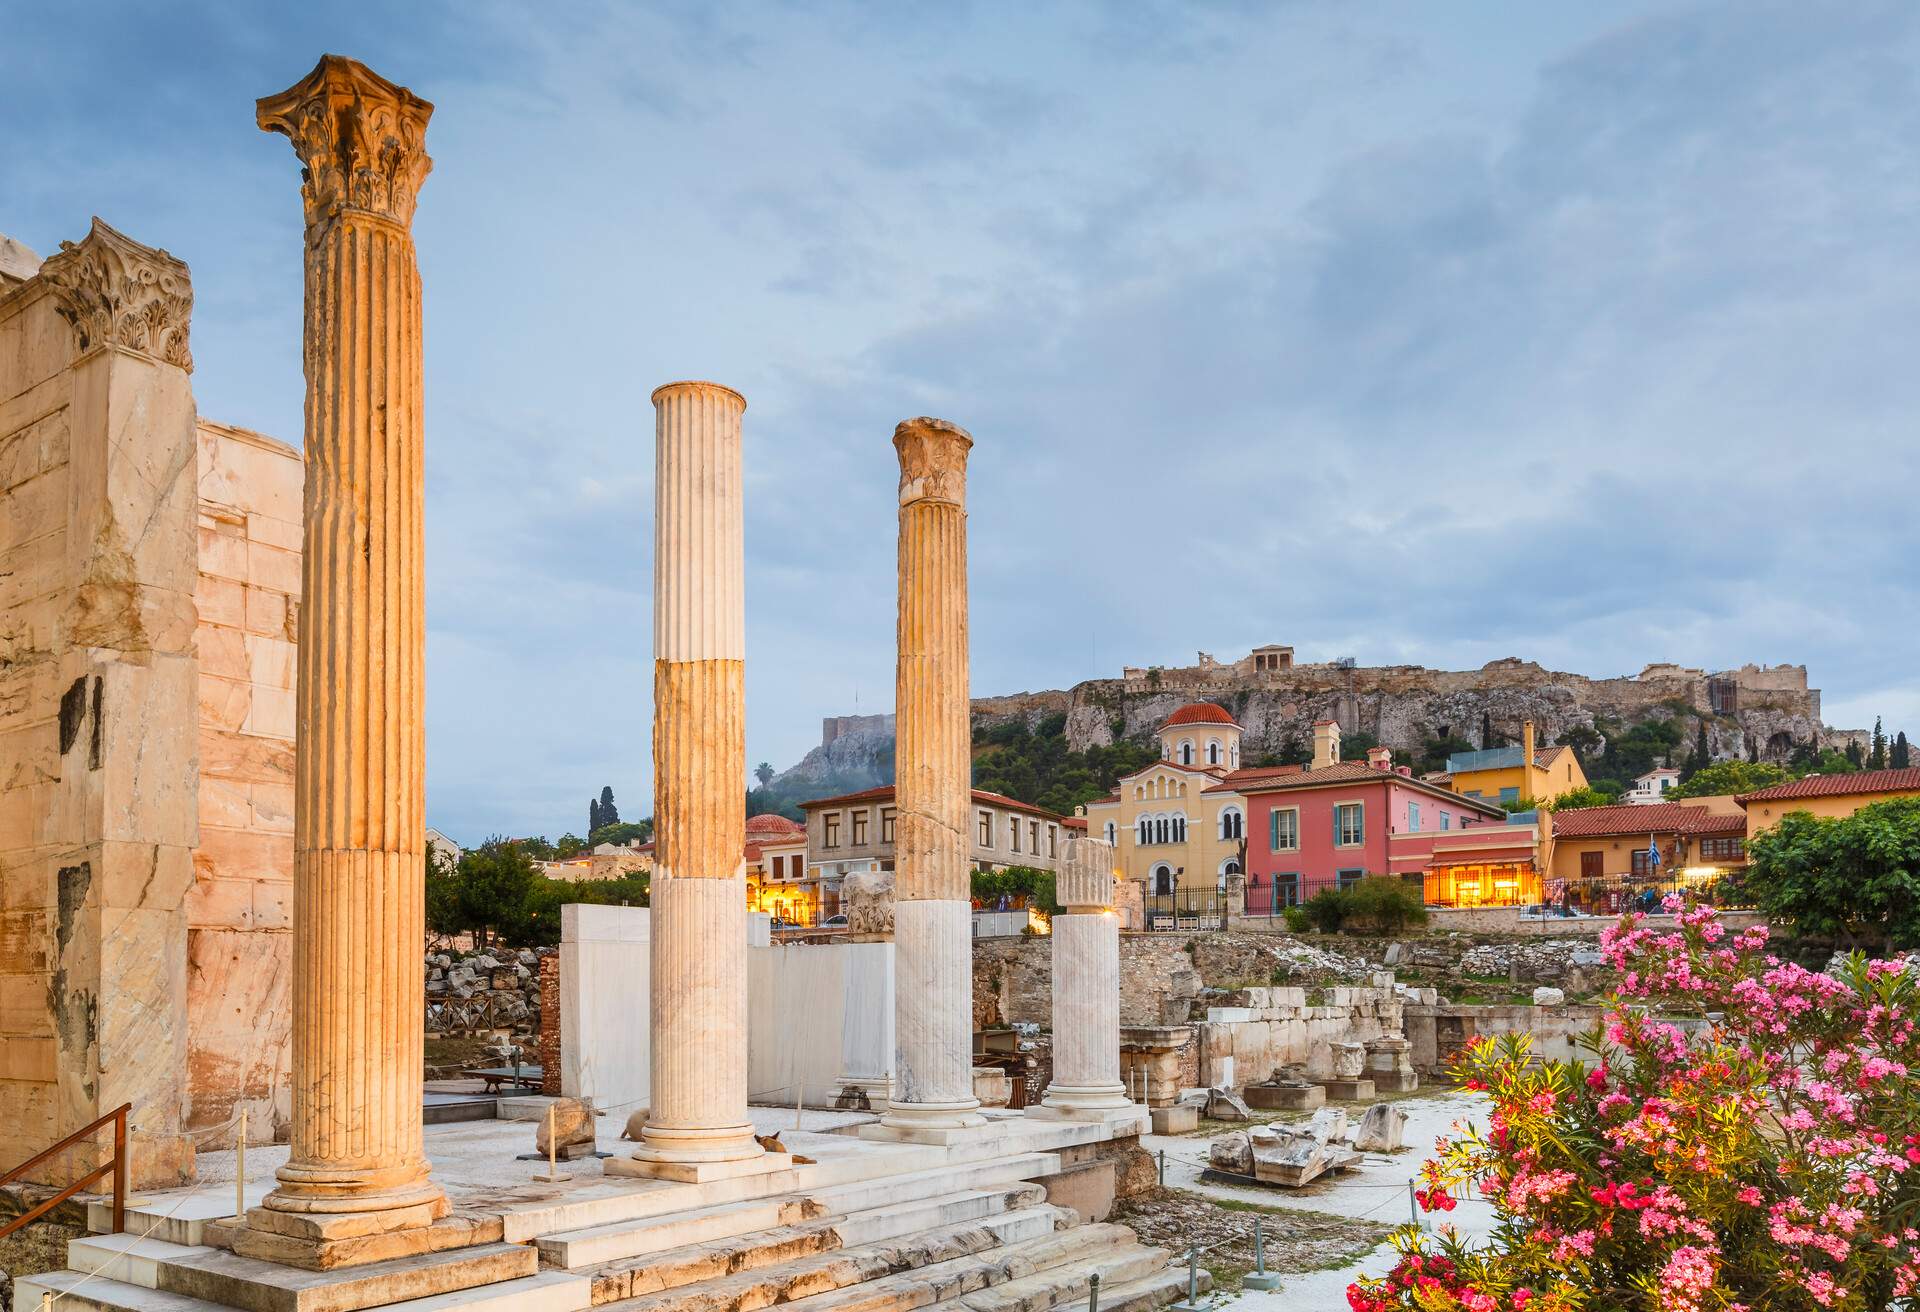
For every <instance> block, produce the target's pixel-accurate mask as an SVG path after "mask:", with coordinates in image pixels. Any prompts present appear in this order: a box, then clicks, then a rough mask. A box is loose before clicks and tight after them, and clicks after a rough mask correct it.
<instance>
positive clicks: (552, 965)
mask: <svg viewBox="0 0 1920 1312" xmlns="http://www.w3.org/2000/svg"><path fill="white" fill-rule="evenodd" d="M539 982H540V1035H539V1040H538V1042H539V1047H540V1092H542V1093H545V1094H550V1095H551V1096H553V1097H556V1098H557V1097H559V1096H560V954H559V953H558V952H543V953H541V954H540V981H539Z"/></svg>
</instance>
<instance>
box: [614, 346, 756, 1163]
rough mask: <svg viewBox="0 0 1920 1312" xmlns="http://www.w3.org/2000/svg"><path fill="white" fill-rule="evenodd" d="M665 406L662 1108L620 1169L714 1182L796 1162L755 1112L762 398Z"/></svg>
mask: <svg viewBox="0 0 1920 1312" xmlns="http://www.w3.org/2000/svg"><path fill="white" fill-rule="evenodd" d="M653 405H654V488H655V505H654V537H653V823H654V830H653V841H654V865H653V962H652V984H653V997H652V1024H653V1042H652V1055H651V1060H650V1072H649V1074H650V1080H651V1085H652V1102H651V1104H650V1107H649V1111H648V1117H647V1125H646V1129H645V1131H644V1132H643V1133H644V1137H643V1139H642V1141H641V1143H640V1146H639V1147H637V1148H636V1149H634V1154H633V1157H632V1158H631V1159H626V1160H619V1159H614V1160H610V1161H609V1162H608V1163H607V1168H608V1169H609V1170H612V1171H613V1172H614V1173H615V1174H637V1175H653V1176H660V1177H664V1178H667V1179H676V1180H704V1179H712V1178H716V1177H719V1176H723V1175H737V1174H742V1173H745V1172H749V1171H755V1170H771V1169H773V1168H774V1167H775V1166H778V1165H784V1164H785V1162H786V1159H785V1158H784V1157H782V1158H777V1159H775V1158H770V1157H769V1156H768V1155H767V1154H764V1153H763V1152H762V1151H761V1148H760V1145H759V1144H757V1143H755V1142H754V1138H753V1122H752V1120H751V1119H749V1117H748V1115H747V877H746V867H745V864H744V860H745V858H744V853H745V851H746V826H747V810H746V795H747V780H746V771H747V740H746V673H745V671H746V583H745V578H744V573H743V569H742V564H741V559H742V543H743V535H742V527H741V491H740V416H741V414H742V413H743V412H744V411H745V410H746V408H747V403H746V400H745V398H743V397H742V396H741V395H740V394H739V393H738V392H736V391H734V390H733V389H732V388H730V387H722V386H720V385H719V384H717V383H697V382H696V383H668V384H667V385H666V386H665V387H662V388H660V389H659V390H658V391H656V392H654V394H653Z"/></svg>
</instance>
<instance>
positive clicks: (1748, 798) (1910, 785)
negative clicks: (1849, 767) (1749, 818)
mask: <svg viewBox="0 0 1920 1312" xmlns="http://www.w3.org/2000/svg"><path fill="white" fill-rule="evenodd" d="M1904 792H1920V766H1915V767H1913V768H1911V769H1906V770H1857V771H1855V772H1853V773H1852V774H1810V775H1808V776H1807V777H1806V778H1804V779H1791V780H1789V781H1787V782H1786V783H1784V784H1775V785H1774V786H1773V787H1771V788H1762V789H1760V790H1759V791H1757V792H1752V793H1742V794H1741V795H1740V796H1739V797H1737V798H1735V799H1734V800H1735V801H1737V802H1739V803H1740V805H1742V806H1745V805H1746V804H1747V803H1748V802H1783V801H1788V800H1791V799H1792V798H1796V797H1845V796H1848V795H1849V794H1852V793H1904Z"/></svg>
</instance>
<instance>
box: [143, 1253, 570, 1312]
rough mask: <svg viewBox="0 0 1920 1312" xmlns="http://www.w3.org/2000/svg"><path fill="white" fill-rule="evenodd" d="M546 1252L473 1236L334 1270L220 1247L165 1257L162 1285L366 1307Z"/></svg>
mask: <svg viewBox="0 0 1920 1312" xmlns="http://www.w3.org/2000/svg"><path fill="white" fill-rule="evenodd" d="M539 1267H540V1258H539V1255H538V1254H537V1253H535V1252H534V1251H533V1249H531V1248H528V1247H526V1246H524V1245H521V1244H475V1245H473V1246H471V1247H468V1248H450V1249H446V1250H444V1251H442V1252H437V1253H421V1254H419V1255H417V1256H413V1257H396V1258H391V1259H389V1260H387V1261H384V1262H368V1263H366V1264H365V1265H363V1266H348V1267H336V1268H335V1269H333V1270H331V1271H304V1270H301V1269H299V1268H297V1267H290V1266H281V1265H279V1264H278V1263H274V1262H263V1261H260V1260H258V1259H256V1258H251V1257H242V1256H241V1255H240V1254H238V1253H229V1252H226V1251H223V1250H220V1249H215V1250H213V1251H211V1252H206V1253H198V1254H195V1255H193V1256H191V1257H183V1258H178V1259H175V1258H159V1259H157V1260H156V1261H155V1263H154V1279H155V1284H156V1285H157V1286H158V1288H160V1289H162V1290H165V1291H166V1292H168V1293H172V1294H186V1295H190V1296H192V1297H194V1298H199V1299H205V1300H206V1301H207V1302H209V1303H217V1304H220V1305H223V1306H225V1307H229V1308H240V1309H242V1312H360V1310H361V1309H363V1308H376V1307H386V1306H388V1305H389V1304H393V1303H403V1302H406V1301H407V1300H410V1299H412V1300H418V1299H423V1298H429V1297H432V1296H434V1295H437V1294H447V1293H453V1292H456V1291H460V1290H469V1289H474V1290H477V1289H480V1288H482V1287H484V1286H488V1285H498V1284H501V1283H503V1282H505V1281H508V1280H515V1279H519V1278H521V1277H525V1276H531V1275H534V1274H537V1273H538V1271H539Z"/></svg>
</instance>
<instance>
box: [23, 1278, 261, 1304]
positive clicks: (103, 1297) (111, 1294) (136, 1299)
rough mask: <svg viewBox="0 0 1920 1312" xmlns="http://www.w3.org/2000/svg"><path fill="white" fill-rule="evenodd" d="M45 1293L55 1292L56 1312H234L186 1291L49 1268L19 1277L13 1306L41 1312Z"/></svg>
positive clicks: (53, 1293)
mask: <svg viewBox="0 0 1920 1312" xmlns="http://www.w3.org/2000/svg"><path fill="white" fill-rule="evenodd" d="M42 1294H52V1295H53V1297H54V1308H55V1309H56V1312H232V1309H230V1308H227V1307H224V1306H222V1305H221V1304H219V1303H209V1302H207V1301H206V1300H205V1299H203V1298H193V1297H191V1296H190V1295H187V1294H169V1293H166V1292H165V1291H163V1290H159V1289H148V1288H147V1287H146V1286H145V1285H132V1284H127V1283H126V1282H124V1281H120V1280H110V1279H108V1278H107V1277H105V1276H96V1275H89V1274H88V1273H86V1272H84V1271H48V1272H45V1273H43V1274H41V1275H37V1276H19V1277H17V1278H15V1280H14V1282H13V1305H14V1307H15V1308H16V1309H18V1310H19V1312H40V1304H41V1302H42V1299H41V1295H42Z"/></svg>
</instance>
